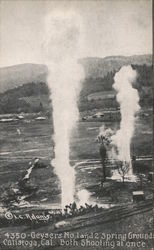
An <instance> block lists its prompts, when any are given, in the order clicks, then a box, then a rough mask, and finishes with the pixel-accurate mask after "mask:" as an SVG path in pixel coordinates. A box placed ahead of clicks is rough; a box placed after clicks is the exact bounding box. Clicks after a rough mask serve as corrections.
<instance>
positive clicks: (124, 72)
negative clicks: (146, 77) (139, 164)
mask: <svg viewBox="0 0 154 250" xmlns="http://www.w3.org/2000/svg"><path fill="white" fill-rule="evenodd" d="M136 77H137V74H136V71H135V70H133V69H132V67H131V66H123V67H122V68H121V69H120V70H119V72H117V73H116V74H115V77H114V84H113V88H114V89H115V90H116V92H117V95H116V99H117V101H118V102H119V104H120V112H121V122H120V129H119V130H118V131H117V132H116V134H115V135H113V136H112V143H113V144H115V145H116V147H117V150H118V160H120V161H121V162H123V163H126V162H127V163H128V164H129V169H128V175H130V176H131V175H132V174H133V171H132V165H131V153H130V145H131V140H132V137H133V133H134V123H135V115H136V112H138V111H139V109H140V106H139V94H138V91H137V90H136V89H134V88H133V85H132V84H133V83H134V82H135V80H136Z"/></svg>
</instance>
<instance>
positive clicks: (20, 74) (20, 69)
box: [0, 63, 48, 93]
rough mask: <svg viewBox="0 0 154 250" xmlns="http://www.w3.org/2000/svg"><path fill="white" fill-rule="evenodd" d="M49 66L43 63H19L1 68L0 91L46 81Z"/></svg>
mask: <svg viewBox="0 0 154 250" xmlns="http://www.w3.org/2000/svg"><path fill="white" fill-rule="evenodd" d="M47 71H48V70H47V67H46V66H45V65H42V64H30V63H26V64H19V65H14V66H9V67H5V68H0V92H1V93H2V92H4V91H6V90H8V89H13V88H15V87H18V86H21V85H23V84H26V83H30V82H34V83H37V82H46V77H47Z"/></svg>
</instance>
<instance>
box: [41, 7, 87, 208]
mask: <svg viewBox="0 0 154 250" xmlns="http://www.w3.org/2000/svg"><path fill="white" fill-rule="evenodd" d="M81 26H82V25H81V17H78V15H77V14H76V13H74V12H73V11H68V12H65V13H64V12H60V11H59V12H57V11H56V12H55V13H51V14H50V15H49V16H48V17H47V19H46V24H45V27H46V37H45V51H46V64H47V66H48V71H49V74H48V85H49V89H50V92H51V100H52V107H53V125H54V142H55V148H54V149H55V159H54V160H53V161H52V165H53V166H54V167H55V171H56V174H57V175H58V177H59V180H60V183H61V204H62V208H64V207H65V205H67V204H70V203H72V202H73V201H74V183H75V171H74V168H73V167H72V166H71V165H70V162H69V154H70V137H71V133H72V129H73V128H74V126H75V124H76V122H77V120H78V117H79V111H78V107H77V101H78V96H79V93H80V88H81V79H82V78H83V69H82V68H81V66H80V65H79V64H78V59H79V57H80V55H79V53H80V49H81V36H82V35H81V33H82V32H81V30H82V27H81Z"/></svg>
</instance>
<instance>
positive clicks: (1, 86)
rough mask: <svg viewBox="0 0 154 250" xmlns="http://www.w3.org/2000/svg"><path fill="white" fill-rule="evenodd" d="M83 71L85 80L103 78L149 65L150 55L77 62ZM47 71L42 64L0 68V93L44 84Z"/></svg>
mask: <svg viewBox="0 0 154 250" xmlns="http://www.w3.org/2000/svg"><path fill="white" fill-rule="evenodd" d="M79 63H81V64H82V65H83V67H84V70H85V78H103V77H104V76H105V75H107V73H108V72H111V71H117V70H118V69H119V68H120V67H121V66H123V65H128V64H137V65H143V64H146V65H151V64H152V55H137V56H129V57H126V56H110V57H105V58H95V57H89V58H83V59H80V60H79ZM47 72H48V69H47V67H46V66H45V65H42V64H30V63H26V64H20V65H14V66H9V67H5V68H0V92H1V93H3V92H5V91H6V90H8V89H13V88H15V87H18V86H21V85H23V84H27V83H30V82H33V83H39V82H46V78H47Z"/></svg>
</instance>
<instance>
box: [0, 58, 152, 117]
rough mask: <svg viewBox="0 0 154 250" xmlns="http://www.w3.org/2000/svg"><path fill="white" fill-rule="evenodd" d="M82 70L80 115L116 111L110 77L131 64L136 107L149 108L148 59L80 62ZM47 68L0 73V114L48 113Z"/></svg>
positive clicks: (26, 67) (27, 67)
mask: <svg viewBox="0 0 154 250" xmlns="http://www.w3.org/2000/svg"><path fill="white" fill-rule="evenodd" d="M79 62H80V63H81V64H82V65H83V67H84V69H85V72H86V73H85V79H84V81H83V84H82V90H81V93H80V99H79V102H78V105H79V110H80V111H88V110H93V109H101V108H107V109H108V108H113V107H114V108H115V107H118V105H119V104H118V103H117V102H116V98H115V93H114V92H113V89H112V85H113V82H114V75H115V73H116V72H117V71H118V70H119V68H120V67H121V66H123V65H127V64H131V65H132V67H133V68H134V69H135V70H136V71H137V75H138V77H137V80H136V82H135V83H134V87H135V88H136V89H138V91H139V95H140V105H141V106H144V107H151V105H152V100H153V96H152V56H151V55H142V56H131V57H123V56H114V57H106V58H84V59H80V61H79ZM47 72H48V70H47V67H46V66H45V65H40V64H22V65H15V66H12V67H6V68H1V69H0V83H1V86H0V90H1V91H0V113H1V114H4V113H20V112H28V113H29V112H30V113H31V112H40V111H42V112H50V111H51V101H50V98H49V89H48V86H47V84H46V80H47Z"/></svg>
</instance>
